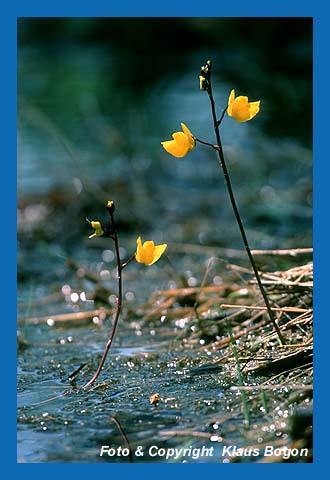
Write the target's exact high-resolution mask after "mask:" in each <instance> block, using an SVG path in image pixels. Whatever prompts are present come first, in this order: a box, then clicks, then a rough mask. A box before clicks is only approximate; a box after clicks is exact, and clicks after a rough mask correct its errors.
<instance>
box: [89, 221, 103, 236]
mask: <svg viewBox="0 0 330 480" xmlns="http://www.w3.org/2000/svg"><path fill="white" fill-rule="evenodd" d="M90 224H91V227H92V228H94V229H95V232H94V233H92V235H90V236H89V237H88V238H93V237H101V236H102V235H103V234H104V231H103V228H102V225H101V223H100V222H90Z"/></svg>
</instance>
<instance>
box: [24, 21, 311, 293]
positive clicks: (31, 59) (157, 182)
mask: <svg viewBox="0 0 330 480" xmlns="http://www.w3.org/2000/svg"><path fill="white" fill-rule="evenodd" d="M207 59H211V60H212V61H213V78H214V86H213V89H214V94H215V99H216V102H217V108H218V112H219V114H220V112H222V110H223V108H224V107H225V106H226V104H227V99H228V95H229V92H230V90H231V89H232V88H235V90H236V94H237V95H239V94H242V95H248V97H249V99H250V100H251V101H255V100H259V99H260V100H261V111H260V114H259V115H258V116H257V117H256V118H255V119H254V120H253V121H252V122H248V123H244V124H239V123H236V122H235V121H234V120H233V119H232V118H229V117H228V116H226V117H225V119H224V121H223V124H222V127H221V131H222V141H223V144H224V150H225V156H226V159H227V162H228V168H229V171H230V174H231V177H232V181H233V187H234V191H235V194H236V197H237V203H238V206H239V210H240V213H241V215H242V218H243V223H244V224H245V226H246V229H247V233H248V238H249V240H250V243H251V248H258V249H259V248H261V249H269V248H276V249H281V248H290V247H294V248H296V247H308V246H311V242H312V238H311V235H312V234H311V230H312V205H311V204H312V20H311V19H310V18H33V19H32V18H21V19H19V21H18V233H19V257H18V259H19V281H20V285H21V288H20V294H21V296H22V298H24V297H25V294H26V292H28V294H29V295H30V293H31V288H32V289H33V290H34V291H39V292H43V291H44V290H45V289H46V290H47V289H49V288H50V286H51V285H52V284H53V283H55V284H56V282H58V281H62V280H64V281H65V279H66V278H68V275H69V270H68V265H67V260H68V259H69V258H71V259H74V261H75V262H77V264H84V265H88V266H89V267H90V268H91V269H92V270H96V271H97V270H98V271H100V270H102V268H103V267H104V264H106V263H108V264H109V265H110V266H111V265H112V267H115V264H114V260H113V255H112V253H111V248H112V245H110V244H109V245H108V244H107V245H105V244H106V243H107V241H106V240H105V239H92V240H88V235H89V234H90V233H91V230H90V228H89V226H88V224H87V223H86V220H85V218H86V217H88V218H90V219H91V220H96V219H99V220H101V221H107V216H106V211H105V208H104V205H105V202H106V201H107V200H108V199H112V200H114V201H115V204H116V215H117V221H118V225H119V231H120V236H121V244H122V246H123V251H122V254H123V256H125V254H127V255H130V254H131V253H132V252H134V250H135V246H136V238H137V236H138V235H141V236H142V238H143V240H146V239H150V238H153V239H154V240H155V242H157V243H159V242H160V243H163V242H167V243H168V244H169V249H168V259H169V260H168V261H169V263H170V265H171V268H172V269H174V270H176V271H177V272H179V273H183V272H185V271H187V272H190V273H189V274H191V272H192V271H194V270H195V272H193V274H194V275H196V276H200V275H201V267H203V265H204V264H203V263H201V264H199V263H198V262H197V263H196V259H195V258H191V255H190V256H189V255H185V254H184V253H185V249H184V247H182V248H181V247H180V245H181V246H182V245H185V244H194V245H199V246H201V247H202V246H209V247H210V246H211V247H212V246H214V247H223V248H227V247H229V246H230V247H231V248H237V249H242V243H241V238H240V235H239V232H238V229H237V226H236V223H235V219H234V216H233V213H232V209H231V205H230V203H229V201H228V197H227V191H226V189H225V184H224V181H223V177H222V173H221V171H220V170H219V167H218V164H217V155H216V153H215V152H214V151H213V150H212V149H210V148H207V147H203V146H201V145H198V146H197V148H196V149H195V150H194V151H193V152H191V153H190V154H189V156H187V157H185V158H183V159H175V158H174V157H171V156H170V155H168V154H167V153H166V152H165V151H164V150H163V148H162V147H161V145H160V142H161V141H164V140H168V139H171V134H172V133H173V132H175V131H178V130H180V122H185V123H186V124H187V125H188V127H189V128H190V129H191V131H192V132H193V133H194V134H195V135H196V136H198V137H199V138H201V139H203V140H205V141H209V142H214V141H215V139H214V132H213V128H212V119H211V113H210V105H209V99H208V96H207V94H206V92H202V91H200V90H199V80H198V76H199V71H200V67H201V65H203V64H204V63H205V61H206V60H207ZM104 251H106V252H108V253H107V254H104ZM109 252H110V253H109ZM174 265H175V267H174ZM134 268H135V267H132V269H133V270H132V271H134ZM136 268H137V272H138V271H139V266H137V265H136ZM160 268H161V269H162V270H163V268H164V264H163V265H162V266H161V267H159V266H156V265H155V267H153V269H150V271H151V270H152V272H153V273H149V272H148V275H150V276H151V277H153V276H155V275H156V273H155V272H157V270H158V269H160ZM148 270H149V269H148ZM136 275H138V273H137V274H136ZM188 276H189V275H188ZM168 281H169V277H166V278H165V279H164V282H165V284H166V283H167V282H168ZM149 284H150V282H149ZM25 287H28V288H27V289H26V288H25ZM148 288H150V290H152V288H153V285H150V287H148ZM147 293H148V291H147Z"/></svg>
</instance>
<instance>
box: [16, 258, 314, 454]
mask: <svg viewBox="0 0 330 480" xmlns="http://www.w3.org/2000/svg"><path fill="white" fill-rule="evenodd" d="M298 253H299V251H298ZM210 265H211V262H210V264H209V267H207V269H206V272H205V275H204V278H203V280H202V281H201V282H200V284H199V285H196V286H194V287H189V286H184V287H178V286H177V287H176V288H171V289H167V290H159V291H156V292H154V293H153V294H152V295H151V296H150V298H149V300H148V301H147V302H146V303H145V304H143V305H135V304H134V302H133V303H132V302H131V303H127V302H126V304H125V307H124V310H123V317H122V319H121V321H120V324H119V327H118V330H117V332H116V336H115V340H114V344H113V346H112V347H111V350H110V353H109V356H108V358H107V362H106V364H105V367H104V369H103V371H102V374H101V376H100V377H99V379H98V381H97V383H95V384H94V385H93V386H92V388H90V389H83V388H82V387H81V386H82V385H84V383H85V381H86V380H88V378H89V377H90V375H91V374H92V373H93V371H94V370H95V368H96V366H97V364H98V362H99V360H100V357H101V355H102V352H103V348H104V345H105V342H106V341H107V338H108V335H109V331H110V326H111V318H112V313H113V309H112V307H111V305H109V303H108V304H107V305H105V304H103V305H102V303H101V301H100V299H99V300H98V302H95V303H93V306H94V307H95V306H97V308H93V309H90V310H86V311H82V310H79V311H77V309H76V311H72V312H71V313H67V311H65V309H64V308H63V303H65V292H64V293H63V294H51V295H50V296H48V295H47V296H45V297H43V298H39V299H38V300H37V301H36V305H35V307H34V312H35V311H40V312H44V313H45V308H46V306H47V310H46V311H47V313H45V314H44V315H40V316H37V315H33V316H26V315H25V316H21V317H20V318H19V331H20V333H19V342H18V367H19V376H18V432H19V433H18V461H19V462H89V463H91V462H92V463H93V462H183V461H185V462H224V461H225V462H310V461H312V392H313V390H312V379H313V374H312V373H313V370H312V348H313V337H312V319H313V311H312V285H313V270H312V264H311V263H310V262H307V263H304V264H303V265H297V262H296V263H295V266H294V267H291V268H287V269H285V270H277V271H273V272H265V271H263V273H262V275H261V278H262V281H263V282H264V285H265V287H266V289H267V293H268V295H269V298H270V300H271V304H272V307H273V308H274V312H276V316H277V321H278V325H279V328H280V329H281V332H282V334H283V336H284V338H285V340H286V343H285V345H280V344H279V341H278V337H277V335H276V333H275V332H274V329H273V328H272V326H271V325H270V324H269V321H268V317H267V315H266V313H265V308H264V305H263V303H262V300H261V298H260V293H259V291H258V289H257V288H256V286H255V283H254V280H253V279H254V277H253V275H252V273H251V271H250V270H248V269H246V268H243V267H241V266H238V265H233V264H229V263H227V264H226V265H227V267H226V271H225V272H224V273H223V274H222V276H221V281H220V279H219V277H218V276H217V275H215V273H214V272H213V271H212V270H211V267H210ZM72 268H77V269H78V268H79V266H73V267H72ZM85 273H86V274H87V275H88V273H90V274H92V273H93V272H85ZM95 280H97V279H95ZM101 287H102V288H101ZM107 288H108V287H107V286H106V285H105V284H103V283H102V279H101V278H99V279H98V281H96V282H94V283H91V284H90V290H89V291H88V292H87V296H89V297H90V298H92V297H93V296H94V297H95V296H97V295H96V293H97V292H100V291H103V293H105V294H107V293H108V294H111V292H110V290H109V291H108V292H107ZM102 289H103V290H102ZM63 312H65V313H63ZM233 342H234V345H235V350H234V348H233ZM235 352H236V354H234V353H235ZM80 366H83V368H82V369H81V370H80V371H79V372H78V373H77V375H76V378H75V381H74V382H71V383H70V380H69V377H70V376H71V375H72V373H73V372H74V371H76V370H77V369H79V367H80ZM238 369H239V370H240V372H241V376H242V378H243V383H242V382H240V381H239V378H240V377H239V374H238V371H239V370H238ZM156 394H158V395H156ZM243 400H244V401H243ZM247 412H248V421H247V417H246V413H247ZM102 446H103V452H102V456H100V453H101V450H102ZM107 447H109V449H110V450H109V449H108V450H107ZM139 447H141V448H140V449H139ZM111 449H112V450H111ZM141 453H142V454H143V455H142V454H141ZM110 454H111V455H110ZM139 454H140V455H139Z"/></svg>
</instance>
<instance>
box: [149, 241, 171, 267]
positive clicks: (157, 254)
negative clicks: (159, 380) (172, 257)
mask: <svg viewBox="0 0 330 480" xmlns="http://www.w3.org/2000/svg"><path fill="white" fill-rule="evenodd" d="M166 248H167V244H166V243H163V244H161V245H157V246H156V247H155V249H154V252H153V260H152V262H151V263H148V265H152V264H153V263H155V262H157V260H159V259H160V257H161V256H162V255H163V253H164V252H165V250H166Z"/></svg>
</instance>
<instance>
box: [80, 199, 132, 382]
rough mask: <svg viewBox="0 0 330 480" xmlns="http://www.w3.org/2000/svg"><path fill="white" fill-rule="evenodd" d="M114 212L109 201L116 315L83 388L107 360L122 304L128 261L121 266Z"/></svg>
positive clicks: (96, 376)
mask: <svg viewBox="0 0 330 480" xmlns="http://www.w3.org/2000/svg"><path fill="white" fill-rule="evenodd" d="M114 210H115V208H114V203H113V202H111V201H109V202H108V204H107V211H108V213H109V216H110V222H111V232H112V233H111V238H112V240H113V241H114V245H115V255H116V262H117V280H118V293H117V305H116V313H115V317H114V321H113V325H112V330H111V333H110V336H109V339H108V341H107V343H106V346H105V349H104V352H103V355H102V358H101V361H100V363H99V366H98V367H97V370H96V372H95V373H94V375H93V376H92V378H91V379H90V380H89V381H88V382H87V383H86V384H85V385H84V387H89V386H90V385H92V384H93V383H94V382H95V380H96V379H97V378H98V376H99V375H100V373H101V370H102V368H103V365H104V362H105V360H106V358H107V355H108V352H109V350H110V347H111V344H112V340H113V337H114V335H115V332H116V328H117V324H118V320H119V316H120V312H121V307H122V303H123V282H122V271H123V268H124V267H125V266H126V265H128V263H129V261H130V260H128V261H127V262H125V263H123V264H122V263H121V259H120V252H119V242H118V233H117V228H116V223H115V217H114ZM130 258H131V260H133V258H134V256H132V257H130Z"/></svg>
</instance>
